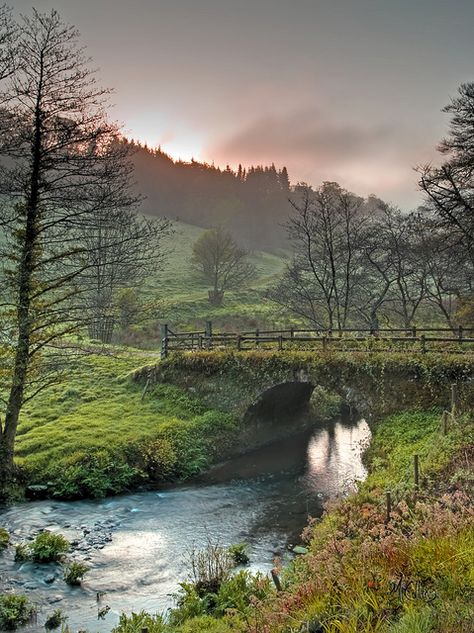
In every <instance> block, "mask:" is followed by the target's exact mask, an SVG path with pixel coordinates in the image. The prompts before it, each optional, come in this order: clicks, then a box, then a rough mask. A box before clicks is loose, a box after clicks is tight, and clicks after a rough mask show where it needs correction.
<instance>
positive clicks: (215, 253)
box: [191, 228, 255, 306]
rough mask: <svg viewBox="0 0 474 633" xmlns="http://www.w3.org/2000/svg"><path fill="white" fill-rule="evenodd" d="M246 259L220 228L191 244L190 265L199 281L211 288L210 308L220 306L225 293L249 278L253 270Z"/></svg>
mask: <svg viewBox="0 0 474 633" xmlns="http://www.w3.org/2000/svg"><path fill="white" fill-rule="evenodd" d="M248 255H249V253H248V251H247V250H245V249H244V248H242V247H241V246H239V245H238V244H237V243H236V242H235V241H234V240H233V239H232V236H231V235H230V234H229V233H226V232H225V231H224V230H223V229H222V228H216V229H210V230H209V231H206V232H205V233H203V234H202V235H201V237H200V238H199V239H198V240H197V241H196V242H195V244H194V246H193V255H192V260H191V263H192V265H193V267H194V268H195V270H196V271H197V273H198V275H199V277H200V278H201V279H202V280H203V281H204V282H205V283H208V284H210V285H212V290H209V302H210V303H211V304H212V305H215V306H220V305H221V304H222V301H223V299H224V292H225V291H226V290H229V289H233V288H238V287H239V286H241V285H242V284H244V283H245V282H247V281H248V280H249V279H251V278H252V277H253V275H254V274H255V267H254V266H253V265H252V264H251V263H250V262H249V261H248Z"/></svg>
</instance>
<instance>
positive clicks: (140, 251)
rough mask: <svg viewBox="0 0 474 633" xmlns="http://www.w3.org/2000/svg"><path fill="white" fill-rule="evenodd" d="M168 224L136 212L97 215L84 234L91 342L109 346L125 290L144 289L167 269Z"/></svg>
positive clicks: (84, 277) (84, 281)
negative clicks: (94, 340) (164, 244)
mask: <svg viewBox="0 0 474 633" xmlns="http://www.w3.org/2000/svg"><path fill="white" fill-rule="evenodd" d="M170 232H171V223H170V222H169V221H168V220H166V219H156V218H154V219H149V218H146V217H143V216H141V215H137V214H136V213H135V212H134V210H133V209H130V208H125V209H124V208H117V209H112V210H110V211H109V210H107V211H106V212H104V211H103V210H100V209H99V210H98V211H97V212H96V213H95V214H94V217H93V218H92V221H90V222H87V223H85V224H84V225H83V226H81V229H80V241H81V243H82V244H83V245H84V247H85V253H84V254H81V258H82V259H83V261H84V260H85V261H86V262H87V265H86V267H85V270H84V271H83V273H82V274H81V275H80V277H79V284H80V287H81V291H82V292H83V295H84V306H85V309H86V314H87V317H88V328H89V336H90V338H92V339H98V340H100V341H101V342H103V343H110V342H111V340H112V334H113V331H114V327H115V324H116V321H117V300H118V297H119V291H120V290H121V289H124V288H132V287H133V288H134V289H135V290H136V289H137V288H139V287H140V286H142V285H143V284H144V283H145V282H146V281H147V280H148V279H149V277H150V275H152V274H153V273H156V272H157V271H158V270H159V269H160V268H161V267H162V265H163V263H164V260H165V256H166V249H165V248H164V246H163V238H164V237H165V236H168V235H169V234H170Z"/></svg>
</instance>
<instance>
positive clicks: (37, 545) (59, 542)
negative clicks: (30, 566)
mask: <svg viewBox="0 0 474 633" xmlns="http://www.w3.org/2000/svg"><path fill="white" fill-rule="evenodd" d="M28 551H29V553H30V556H31V558H32V559H33V560H34V561H35V562H37V563H51V562H54V561H58V560H60V559H61V557H62V556H63V554H65V553H66V552H68V551H69V542H68V541H67V540H66V539H65V538H64V536H62V535H61V534H53V533H52V532H42V533H41V534H38V536H37V537H36V538H35V540H34V541H33V542H32V543H31V544H30V545H29V546H28Z"/></svg>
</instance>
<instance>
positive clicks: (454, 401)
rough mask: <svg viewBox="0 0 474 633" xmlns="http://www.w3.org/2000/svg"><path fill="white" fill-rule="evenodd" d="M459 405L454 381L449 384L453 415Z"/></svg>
mask: <svg viewBox="0 0 474 633" xmlns="http://www.w3.org/2000/svg"><path fill="white" fill-rule="evenodd" d="M458 407H459V399H458V386H457V384H456V383H455V382H454V383H453V384H452V385H451V414H452V415H454V414H455V413H456V411H457V409H458Z"/></svg>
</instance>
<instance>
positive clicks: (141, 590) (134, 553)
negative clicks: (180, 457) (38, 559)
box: [0, 418, 370, 633]
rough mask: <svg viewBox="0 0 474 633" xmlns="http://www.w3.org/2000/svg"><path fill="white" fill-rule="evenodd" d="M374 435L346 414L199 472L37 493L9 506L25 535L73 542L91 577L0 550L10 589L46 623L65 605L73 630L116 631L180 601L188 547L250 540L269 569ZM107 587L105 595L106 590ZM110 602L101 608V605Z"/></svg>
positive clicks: (257, 560)
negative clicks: (184, 480)
mask: <svg viewBox="0 0 474 633" xmlns="http://www.w3.org/2000/svg"><path fill="white" fill-rule="evenodd" d="M369 440H370V430H369V427H368V425H367V423H366V422H365V421H364V420H358V421H349V420H345V419H341V418H340V419H336V420H333V421H331V422H328V423H324V424H319V425H317V426H315V427H313V428H312V430H311V431H308V432H305V433H301V434H299V435H296V436H294V437H291V438H286V439H284V440H279V441H278V442H275V443H273V444H271V445H268V446H265V447H263V448H261V449H258V450H256V451H254V452H252V453H249V454H247V455H245V456H242V457H238V458H236V459H234V460H232V461H231V462H228V463H226V464H224V465H221V466H219V467H216V468H214V469H213V470H212V471H210V472H209V473H207V474H206V475H204V476H201V477H200V478H199V480H197V481H194V482H193V483H192V484H188V485H180V486H175V487H173V488H169V489H166V490H162V491H148V492H139V493H135V494H127V495H123V496H118V497H109V498H106V499H101V500H96V501H90V500H88V501H74V502H60V501H51V500H48V501H35V502H30V503H28V504H22V505H16V506H12V507H10V508H8V509H7V510H4V511H3V512H2V511H0V525H3V526H5V527H6V528H7V529H8V530H9V532H10V533H11V535H12V541H13V542H14V543H17V542H19V541H22V540H26V539H27V538H31V536H34V535H36V534H37V533H38V532H39V531H41V530H45V529H46V530H50V531H54V532H60V533H62V534H64V536H66V538H68V539H69V540H70V541H71V543H72V546H73V547H72V550H71V554H70V557H71V558H72V559H74V560H80V561H84V562H86V564H88V565H90V571H89V572H88V573H87V575H86V577H85V580H84V581H83V584H82V586H81V587H69V586H68V585H66V584H65V583H64V581H63V579H62V571H61V569H60V567H59V566H58V565H55V564H50V565H38V564H34V563H31V562H27V563H15V562H14V560H13V555H14V551H13V550H14V548H12V547H10V548H9V549H8V551H6V552H5V553H4V554H2V555H0V593H1V592H5V591H15V592H17V593H27V594H28V595H29V597H30V598H31V600H33V601H34V602H36V603H37V604H38V605H39V606H40V609H39V614H38V619H37V623H35V624H32V625H31V626H28V627H25V628H24V629H22V631H25V632H26V631H28V632H29V633H30V632H31V633H32V632H39V631H44V627H43V622H44V619H45V616H47V615H49V614H51V613H52V611H54V610H55V609H58V608H60V609H61V610H62V611H63V612H64V613H66V614H67V615H68V625H69V626H70V628H71V630H72V631H77V630H78V629H87V630H88V631H91V632H94V633H95V632H98V633H109V632H110V631H111V629H112V628H113V627H114V626H115V625H116V624H117V622H118V616H119V614H120V613H121V612H122V611H126V612H131V611H135V612H137V611H140V610H141V609H145V610H147V611H150V612H152V613H156V612H162V611H165V610H166V609H167V608H169V607H170V606H172V605H173V594H175V593H176V592H177V590H178V589H179V583H180V582H182V581H184V580H187V579H188V565H187V561H186V558H187V556H188V555H189V552H190V549H191V548H192V547H195V548H197V549H199V548H201V547H204V546H205V545H206V543H207V541H208V540H209V539H210V540H211V541H212V542H214V543H216V542H218V543H220V544H222V545H230V544H232V543H240V542H246V543H248V545H249V554H250V560H251V564H250V566H249V568H250V569H251V570H253V571H257V570H260V571H262V572H264V573H267V572H268V571H269V570H270V569H271V568H272V567H273V560H274V558H275V557H281V558H283V560H287V559H289V558H291V557H292V554H289V552H288V546H289V545H290V544H298V543H299V542H300V538H299V535H300V533H301V531H302V529H303V528H304V526H305V524H306V522H307V519H308V516H319V515H320V514H321V512H322V506H323V503H324V501H325V500H326V499H327V498H329V497H334V496H336V495H341V494H345V493H346V492H347V491H348V490H350V489H351V487H352V486H353V485H354V481H355V480H360V479H363V478H364V477H365V468H364V466H363V464H362V460H361V455H362V452H363V450H364V448H365V447H366V446H367V444H368V442H369ZM98 594H100V598H99V601H98V597H97V596H98ZM107 607H109V608H110V609H109V610H108V612H107V614H106V616H105V617H104V619H98V610H99V609H104V610H106V609H107Z"/></svg>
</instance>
